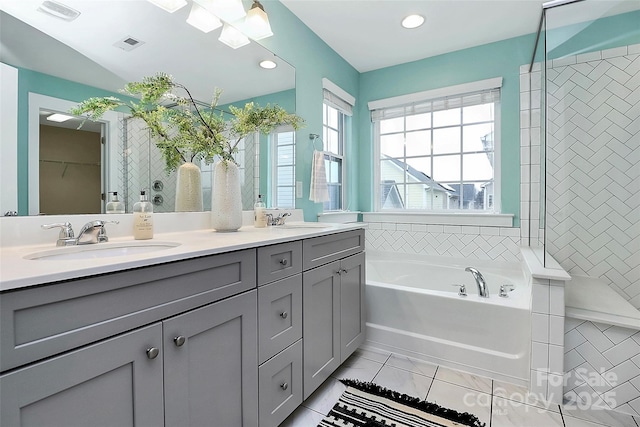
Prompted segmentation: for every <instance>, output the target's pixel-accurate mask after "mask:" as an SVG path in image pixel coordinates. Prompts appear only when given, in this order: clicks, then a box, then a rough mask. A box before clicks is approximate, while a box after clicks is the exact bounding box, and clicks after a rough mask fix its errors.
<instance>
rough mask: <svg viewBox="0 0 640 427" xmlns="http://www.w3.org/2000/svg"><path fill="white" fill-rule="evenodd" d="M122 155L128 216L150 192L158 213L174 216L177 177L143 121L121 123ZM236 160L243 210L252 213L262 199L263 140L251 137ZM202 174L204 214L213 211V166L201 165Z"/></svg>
mask: <svg viewBox="0 0 640 427" xmlns="http://www.w3.org/2000/svg"><path fill="white" fill-rule="evenodd" d="M119 132H120V138H119V147H118V153H121V155H119V156H118V158H117V159H116V160H115V163H116V168H117V171H118V176H119V177H121V182H119V183H118V189H117V190H116V191H118V194H119V195H120V197H121V199H122V200H123V201H124V202H125V206H126V210H127V212H131V209H133V204H134V203H135V202H137V201H138V200H139V197H140V196H139V195H140V190H141V189H146V190H148V193H147V194H148V195H149V201H150V202H151V203H153V205H154V207H153V209H154V212H156V213H163V212H173V211H174V208H175V195H176V183H177V175H176V172H175V171H173V172H171V173H167V172H166V169H165V161H164V159H163V158H162V153H161V151H160V150H159V149H158V148H157V147H156V144H155V141H154V139H153V138H152V136H151V134H150V131H149V129H148V128H147V125H146V124H145V123H144V122H143V121H142V120H139V119H131V118H124V117H123V118H121V120H120V122H119ZM235 160H236V161H237V162H238V165H239V166H240V172H241V175H240V177H241V182H240V185H241V193H242V209H243V210H251V209H253V204H254V203H255V200H256V198H257V197H258V191H259V185H260V137H259V135H257V134H254V135H249V136H247V137H246V138H244V139H243V140H242V141H241V142H240V144H239V145H238V152H237V153H236V155H235ZM198 165H199V166H200V170H201V172H202V175H201V180H202V199H203V210H204V211H210V210H211V189H212V180H213V164H206V163H205V162H204V161H202V162H199V163H198Z"/></svg>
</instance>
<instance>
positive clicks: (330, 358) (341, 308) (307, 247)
mask: <svg viewBox="0 0 640 427" xmlns="http://www.w3.org/2000/svg"><path fill="white" fill-rule="evenodd" d="M363 251H364V230H354V231H348V232H345V233H340V234H335V235H328V236H321V237H316V238H312V239H306V240H305V241H304V246H303V257H304V260H305V261H304V262H305V264H304V265H305V270H307V268H309V267H313V266H316V265H319V264H322V263H323V262H328V264H324V265H320V266H319V267H316V268H311V269H309V270H307V271H305V272H304V273H303V279H302V282H303V287H302V294H303V300H302V310H303V337H304V350H303V361H304V364H303V365H304V367H303V379H304V398H305V399H307V398H308V397H309V396H310V395H311V394H312V393H313V392H314V391H315V390H316V389H317V388H318V387H319V386H320V384H322V383H323V382H324V381H325V380H326V379H327V378H328V377H329V376H330V375H331V373H332V372H333V371H334V370H336V368H338V367H339V366H340V365H341V364H342V362H344V361H345V360H346V359H347V358H348V357H349V356H350V355H351V354H352V353H353V352H354V351H355V350H356V349H357V348H358V346H360V345H361V344H362V343H363V342H364V338H365V332H364V331H365V311H364V287H365V282H366V281H365V255H364V252H363Z"/></svg>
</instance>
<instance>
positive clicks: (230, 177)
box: [211, 161, 242, 231]
mask: <svg viewBox="0 0 640 427" xmlns="http://www.w3.org/2000/svg"><path fill="white" fill-rule="evenodd" d="M211 226H212V227H213V228H215V229H216V231H237V230H238V229H239V228H240V227H242V195H241V193H240V169H239V168H238V165H236V164H235V163H234V162H227V161H219V162H216V164H215V165H214V167H213V190H212V192H211Z"/></svg>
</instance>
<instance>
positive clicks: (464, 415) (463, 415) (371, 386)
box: [340, 379, 486, 427]
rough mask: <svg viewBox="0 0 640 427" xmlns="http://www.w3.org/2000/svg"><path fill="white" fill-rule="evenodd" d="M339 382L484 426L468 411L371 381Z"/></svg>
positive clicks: (438, 414) (475, 425) (450, 419)
mask: <svg viewBox="0 0 640 427" xmlns="http://www.w3.org/2000/svg"><path fill="white" fill-rule="evenodd" d="M340 382H341V383H343V384H344V385H346V386H349V387H353V388H355V389H358V390H361V391H364V392H366V393H369V394H373V395H376V396H380V397H384V398H386V399H390V400H393V401H395V402H398V403H402V404H403V405H406V406H409V407H411V408H415V409H419V410H421V411H424V412H426V413H429V414H433V415H437V416H439V417H442V418H445V419H447V420H449V421H455V422H457V423H460V424H464V425H466V426H470V427H485V426H486V424H485V423H483V422H480V420H479V419H478V417H476V416H475V415H473V414H471V413H469V412H458V411H455V410H453V409H449V408H443V407H442V406H440V405H437V404H435V403H431V402H428V401H426V400H422V399H420V398H417V397H413V396H409V395H407V394H404V393H400V392H397V391H394V390H389V389H388V388H385V387H382V386H379V385H377V384H375V383H372V382H363V381H358V380H351V379H342V380H340ZM374 425H375V424H373V425H372V427H373V426H374Z"/></svg>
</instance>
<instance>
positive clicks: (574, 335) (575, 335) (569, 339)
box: [564, 329, 587, 353]
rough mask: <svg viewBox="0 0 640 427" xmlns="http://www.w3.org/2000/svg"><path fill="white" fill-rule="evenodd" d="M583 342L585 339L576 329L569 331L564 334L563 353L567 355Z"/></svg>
mask: <svg viewBox="0 0 640 427" xmlns="http://www.w3.org/2000/svg"><path fill="white" fill-rule="evenodd" d="M585 342H587V339H586V338H585V337H583V336H582V334H581V333H580V332H578V330H577V329H571V330H570V331H568V332H567V333H565V334H564V351H565V353H568V352H570V351H571V350H573V349H574V348H576V347H578V346H579V345H582V344H583V343H585Z"/></svg>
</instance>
